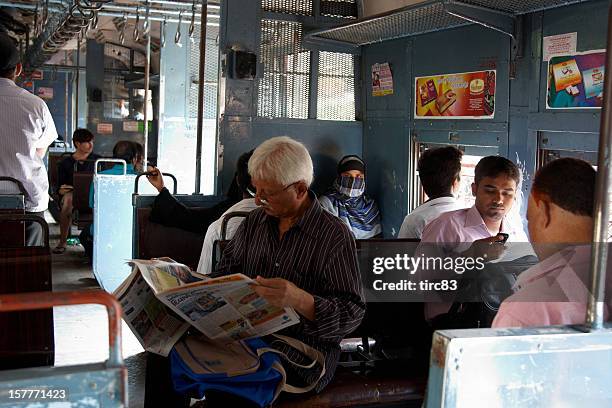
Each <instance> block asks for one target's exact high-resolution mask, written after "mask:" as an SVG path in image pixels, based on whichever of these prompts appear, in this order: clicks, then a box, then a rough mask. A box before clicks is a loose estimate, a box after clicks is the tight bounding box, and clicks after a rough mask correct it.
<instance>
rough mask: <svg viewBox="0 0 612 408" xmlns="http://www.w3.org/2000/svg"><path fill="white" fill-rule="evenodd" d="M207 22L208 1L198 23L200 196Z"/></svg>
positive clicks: (203, 2)
mask: <svg viewBox="0 0 612 408" xmlns="http://www.w3.org/2000/svg"><path fill="white" fill-rule="evenodd" d="M207 20H208V0H203V1H202V15H201V17H200V21H201V22H203V23H204V24H202V25H200V67H199V78H198V79H199V82H198V125H197V126H198V127H197V137H196V174H195V193H196V194H200V181H201V180H200V179H201V178H202V125H203V123H204V69H205V67H206V21H207Z"/></svg>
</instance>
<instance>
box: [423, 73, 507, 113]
mask: <svg viewBox="0 0 612 408" xmlns="http://www.w3.org/2000/svg"><path fill="white" fill-rule="evenodd" d="M495 77H496V71H495V70H489V71H477V72H465V73H458V74H446V75H433V76H428V77H416V78H415V90H416V96H415V99H414V101H415V103H414V117H415V118H417V119H493V116H494V115H495Z"/></svg>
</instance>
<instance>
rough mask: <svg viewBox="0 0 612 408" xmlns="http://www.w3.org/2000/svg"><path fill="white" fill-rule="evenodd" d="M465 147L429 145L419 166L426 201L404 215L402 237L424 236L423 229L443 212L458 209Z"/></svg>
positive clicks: (400, 233)
mask: <svg viewBox="0 0 612 408" xmlns="http://www.w3.org/2000/svg"><path fill="white" fill-rule="evenodd" d="M462 156H463V153H462V152H461V150H459V149H457V148H455V147H453V146H446V147H440V148H436V149H428V150H426V151H425V152H423V154H422V155H421V158H420V159H419V163H418V165H417V169H418V171H419V178H420V179H421V185H422V186H423V190H424V191H425V194H427V197H428V198H429V199H428V200H427V201H426V202H424V203H423V204H421V205H420V206H418V207H417V208H415V210H414V211H412V212H411V213H410V214H408V215H407V216H406V218H404V222H403V223H402V227H401V228H400V232H399V234H398V236H397V237H398V238H415V239H421V236H422V235H423V229H425V226H426V225H427V224H429V222H430V221H432V220H434V219H436V218H438V216H439V215H440V214H442V213H445V212H448V211H453V210H457V209H458V203H457V200H456V198H455V197H454V194H456V192H457V191H458V190H459V182H460V180H459V176H460V174H461V158H462Z"/></svg>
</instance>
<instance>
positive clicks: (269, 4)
mask: <svg viewBox="0 0 612 408" xmlns="http://www.w3.org/2000/svg"><path fill="white" fill-rule="evenodd" d="M314 1H319V0H314ZM312 2H313V0H262V1H261V9H262V10H263V11H271V12H273V13H283V14H297V15H300V16H312Z"/></svg>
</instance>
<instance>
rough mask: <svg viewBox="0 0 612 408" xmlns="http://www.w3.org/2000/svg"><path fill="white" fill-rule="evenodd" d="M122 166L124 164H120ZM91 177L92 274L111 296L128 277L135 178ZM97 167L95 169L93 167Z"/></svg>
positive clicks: (98, 175)
mask: <svg viewBox="0 0 612 408" xmlns="http://www.w3.org/2000/svg"><path fill="white" fill-rule="evenodd" d="M121 162H123V160H121ZM123 165H124V167H123V173H122V174H103V173H98V172H97V168H96V173H95V174H94V180H93V185H94V225H93V229H94V230H93V237H94V251H93V272H94V275H95V277H96V279H97V280H98V282H99V283H100V286H101V287H102V288H103V289H104V290H106V291H107V292H109V293H112V292H113V291H114V290H115V289H117V287H118V286H119V285H120V284H121V283H122V282H123V281H124V280H125V278H127V277H128V275H129V274H130V271H131V268H130V266H129V265H127V263H126V261H127V260H129V259H131V257H132V191H133V189H134V182H135V179H136V176H135V175H130V174H126V167H125V162H123ZM96 167H97V166H96Z"/></svg>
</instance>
